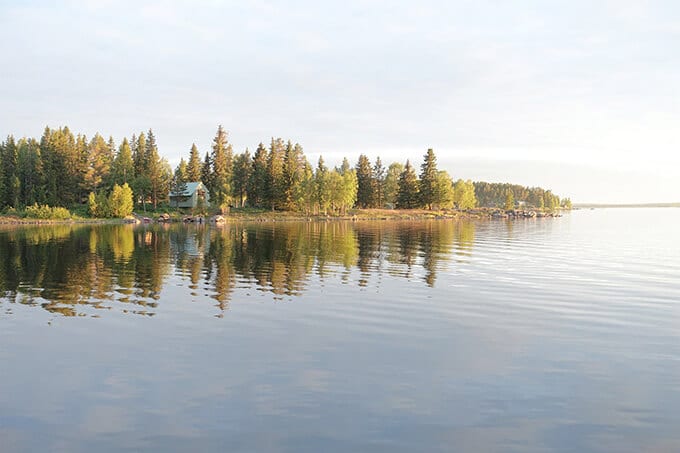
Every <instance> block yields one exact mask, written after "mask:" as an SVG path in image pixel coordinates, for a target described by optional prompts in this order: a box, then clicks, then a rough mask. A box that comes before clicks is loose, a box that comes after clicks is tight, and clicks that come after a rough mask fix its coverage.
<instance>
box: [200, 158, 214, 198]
mask: <svg viewBox="0 0 680 453" xmlns="http://www.w3.org/2000/svg"><path fill="white" fill-rule="evenodd" d="M201 181H202V182H203V184H204V185H205V187H206V188H207V189H208V191H211V190H212V189H211V188H212V161H211V160H210V153H209V152H207V151H206V153H205V158H204V159H203V165H202V166H201Z"/></svg>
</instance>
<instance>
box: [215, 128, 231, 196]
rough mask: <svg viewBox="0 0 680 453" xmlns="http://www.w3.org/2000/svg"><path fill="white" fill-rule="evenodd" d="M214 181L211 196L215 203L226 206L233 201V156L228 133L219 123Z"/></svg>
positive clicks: (216, 135) (216, 137) (216, 136)
mask: <svg viewBox="0 0 680 453" xmlns="http://www.w3.org/2000/svg"><path fill="white" fill-rule="evenodd" d="M210 159H211V161H212V181H211V183H212V184H211V192H210V198H211V200H212V201H213V202H214V203H215V205H217V206H219V207H222V208H225V207H226V206H228V205H229V204H230V203H231V196H232V171H233V158H232V149H231V145H230V144H229V142H228V137H227V133H226V131H225V130H224V128H223V127H222V125H219V126H218V128H217V133H216V134H215V138H214V139H213V147H212V155H211V156H210Z"/></svg>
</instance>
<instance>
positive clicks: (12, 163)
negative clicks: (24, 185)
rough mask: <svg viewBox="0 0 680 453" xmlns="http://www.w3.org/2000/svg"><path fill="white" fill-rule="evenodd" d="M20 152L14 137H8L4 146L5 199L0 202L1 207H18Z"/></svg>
mask: <svg viewBox="0 0 680 453" xmlns="http://www.w3.org/2000/svg"><path fill="white" fill-rule="evenodd" d="M17 161H18V150H17V146H16V142H15V141H14V137H13V136H11V135H10V136H8V137H7V140H6V141H5V144H4V146H3V155H2V162H0V165H2V167H3V172H2V173H3V177H4V184H3V186H4V199H3V200H0V207H14V208H16V207H18V204H19V184H18V183H19V180H18V178H17V174H16V172H17Z"/></svg>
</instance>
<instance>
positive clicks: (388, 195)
mask: <svg viewBox="0 0 680 453" xmlns="http://www.w3.org/2000/svg"><path fill="white" fill-rule="evenodd" d="M403 171H404V165H402V164H401V163H399V162H393V163H392V164H390V166H389V167H388V168H387V173H386V175H385V182H384V183H383V194H384V198H385V204H386V205H389V206H392V207H394V206H396V204H397V195H398V193H399V178H400V177H401V174H402V172H403Z"/></svg>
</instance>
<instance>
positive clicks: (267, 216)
mask: <svg viewBox="0 0 680 453" xmlns="http://www.w3.org/2000/svg"><path fill="white" fill-rule="evenodd" d="M161 215H162V214H160V213H154V214H151V213H148V215H147V216H144V215H142V214H137V213H135V214H134V220H133V219H130V218H128V219H86V218H78V219H65V220H61V219H59V220H57V219H55V220H50V219H28V218H21V217H16V216H0V225H26V226H29V225H34V226H40V225H123V224H168V223H194V222H183V219H186V218H187V216H185V215H182V214H181V213H179V212H174V213H172V214H170V218H169V219H167V218H166V219H165V220H159V217H160V216H161ZM561 215H562V211H561V210H557V211H555V212H553V213H542V212H538V211H537V212H534V211H524V210H512V211H505V210H501V209H496V208H475V209H467V210H457V209H441V210H432V211H430V210H426V209H402V210H399V209H354V210H351V211H349V212H348V213H347V214H345V215H322V214H315V215H304V214H301V213H297V212H291V211H256V212H253V211H248V210H241V209H233V210H232V211H231V212H230V213H228V214H224V215H222V216H221V217H222V218H223V221H218V222H215V220H214V218H215V217H216V216H209V217H205V218H204V220H203V222H202V223H203V224H209V223H212V224H215V223H217V224H218V225H219V224H224V223H231V222H335V221H409V220H415V221H418V220H488V219H493V220H503V219H505V220H512V219H522V218H547V217H559V216H561ZM142 219H148V220H147V221H144V220H142Z"/></svg>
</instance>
